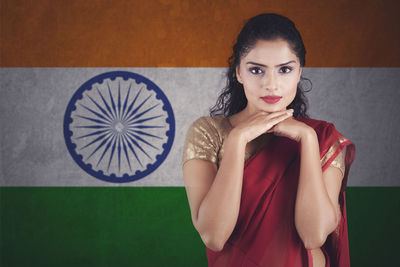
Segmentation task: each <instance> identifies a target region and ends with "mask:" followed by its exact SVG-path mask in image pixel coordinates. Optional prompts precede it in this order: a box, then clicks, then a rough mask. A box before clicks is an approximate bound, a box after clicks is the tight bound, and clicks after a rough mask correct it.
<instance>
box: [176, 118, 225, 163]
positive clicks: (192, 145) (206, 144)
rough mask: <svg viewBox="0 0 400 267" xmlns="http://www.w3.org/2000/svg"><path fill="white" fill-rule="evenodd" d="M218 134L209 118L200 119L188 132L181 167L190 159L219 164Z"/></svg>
mask: <svg viewBox="0 0 400 267" xmlns="http://www.w3.org/2000/svg"><path fill="white" fill-rule="evenodd" d="M218 140H219V138H218V133H217V131H216V129H215V127H213V125H212V124H211V123H210V122H209V121H208V118H207V117H200V118H198V119H197V120H196V121H194V122H193V123H192V124H191V125H190V126H189V129H188V130H187V133H186V138H185V142H184V145H183V155H182V161H181V166H183V164H185V162H186V161H188V160H190V159H195V158H197V159H203V160H208V161H211V162H213V163H215V164H217V160H218V150H219V147H220V145H219V142H218Z"/></svg>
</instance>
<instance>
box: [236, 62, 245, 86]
mask: <svg viewBox="0 0 400 267" xmlns="http://www.w3.org/2000/svg"><path fill="white" fill-rule="evenodd" d="M235 70H236V79H237V80H238V82H239V83H241V84H243V81H242V77H241V76H240V71H239V66H237V67H236V68H235Z"/></svg>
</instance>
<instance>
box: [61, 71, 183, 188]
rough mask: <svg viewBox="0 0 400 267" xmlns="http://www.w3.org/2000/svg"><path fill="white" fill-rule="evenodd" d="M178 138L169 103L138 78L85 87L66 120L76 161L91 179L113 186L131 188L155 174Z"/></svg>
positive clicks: (110, 77) (112, 78)
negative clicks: (127, 186) (130, 186)
mask: <svg viewBox="0 0 400 267" xmlns="http://www.w3.org/2000/svg"><path fill="white" fill-rule="evenodd" d="M174 136H175V118H174V114H173V111H172V107H171V105H170V103H169V101H168V99H167V97H166V96H165V95H164V93H163V92H162V91H161V89H160V88H159V87H158V86H157V85H156V84H154V83H153V82H152V81H150V80H149V79H147V78H145V77H143V76H141V75H139V74H137V73H133V72H126V71H113V72H107V73H103V74H100V75H98V76H95V77H93V78H92V79H90V80H89V81H87V82H85V83H84V84H83V85H82V86H81V87H80V88H79V89H78V90H77V91H76V92H75V94H74V95H73V96H72V98H71V100H70V102H69V104H68V106H67V110H66V112H65V116H64V138H65V142H66V145H67V148H68V150H69V152H70V154H71V156H72V157H73V159H74V160H75V162H76V163H77V164H78V165H79V166H80V167H81V168H82V169H83V170H85V171H86V172H87V173H89V174H90V175H92V176H94V177H96V178H98V179H100V180H103V181H107V182H114V183H123V182H131V181H135V180H138V179H141V178H143V177H145V176H147V175H148V174H150V173H151V172H153V171H154V170H155V169H157V168H158V166H160V165H161V163H162V162H163V161H164V160H165V158H166V157H167V155H168V153H169V151H170V150H171V147H172V143H173V140H174Z"/></svg>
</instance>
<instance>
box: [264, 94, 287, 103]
mask: <svg viewBox="0 0 400 267" xmlns="http://www.w3.org/2000/svg"><path fill="white" fill-rule="evenodd" d="M281 98H282V97H281V96H276V95H267V96H263V97H261V99H262V100H264V101H265V102H267V103H269V104H274V103H276V102H278V101H279V100H281Z"/></svg>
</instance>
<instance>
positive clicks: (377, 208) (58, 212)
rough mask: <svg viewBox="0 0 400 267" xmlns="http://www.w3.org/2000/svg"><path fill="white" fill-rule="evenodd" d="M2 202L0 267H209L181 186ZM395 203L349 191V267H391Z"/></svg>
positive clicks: (68, 191) (20, 193)
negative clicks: (350, 265) (350, 264)
mask: <svg viewBox="0 0 400 267" xmlns="http://www.w3.org/2000/svg"><path fill="white" fill-rule="evenodd" d="M0 195H1V202H0V207H1V240H0V241H1V251H0V252H1V266H56V265H57V266H207V260H206V257H205V249H204V246H203V244H202V241H201V239H200V238H199V236H198V234H197V232H196V231H195V230H194V228H193V226H192V222H191V218H190V210H189V206H188V203H187V198H186V193H185V189H184V188H183V187H169V188H168V187H2V188H0ZM399 196H400V188H399V187H373V188H371V187H350V188H348V191H347V204H348V221H349V239H350V254H351V263H352V266H353V267H354V266H394V265H395V264H394V263H395V258H396V257H398V255H397V253H398V245H397V244H398V240H400V235H399V231H398V226H399V216H398V215H397V214H396V213H398V211H399V210H400V197H399ZM395 214H396V215H395ZM397 262H399V261H398V260H397Z"/></svg>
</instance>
